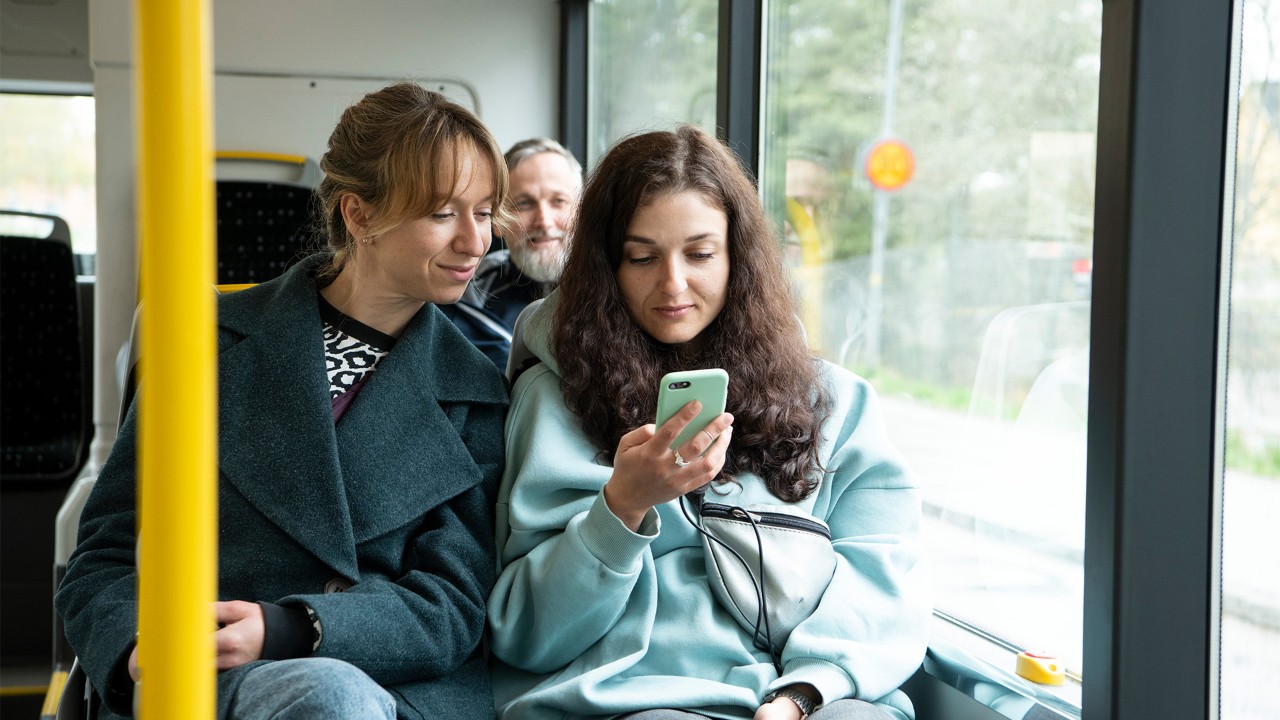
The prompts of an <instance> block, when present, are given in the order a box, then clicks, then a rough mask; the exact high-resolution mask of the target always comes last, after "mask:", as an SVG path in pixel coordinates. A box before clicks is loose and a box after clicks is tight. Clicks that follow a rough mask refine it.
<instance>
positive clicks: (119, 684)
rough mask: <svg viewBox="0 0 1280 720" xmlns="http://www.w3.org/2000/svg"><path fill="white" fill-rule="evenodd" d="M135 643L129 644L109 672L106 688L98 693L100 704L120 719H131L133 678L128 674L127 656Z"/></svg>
mask: <svg viewBox="0 0 1280 720" xmlns="http://www.w3.org/2000/svg"><path fill="white" fill-rule="evenodd" d="M136 645H137V642H136V641H135V642H131V643H129V647H127V648H125V651H124V655H122V656H121V657H120V662H118V663H116V665H115V667H114V668H112V670H111V676H110V678H109V679H108V680H107V686H106V687H105V688H102V689H101V691H100V692H99V697H101V698H102V704H103V705H106V706H107V709H108V710H110V711H111V712H113V713H115V714H117V715H120V716H122V717H133V676H132V675H130V674H129V655H130V654H132V653H133V648H134V647H135V646H136Z"/></svg>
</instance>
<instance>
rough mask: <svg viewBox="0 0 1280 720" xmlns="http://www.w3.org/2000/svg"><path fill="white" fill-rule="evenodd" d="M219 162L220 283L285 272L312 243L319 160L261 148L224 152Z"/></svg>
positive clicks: (260, 279) (251, 280)
mask: <svg viewBox="0 0 1280 720" xmlns="http://www.w3.org/2000/svg"><path fill="white" fill-rule="evenodd" d="M217 161H218V181H217V223H218V282H219V283H260V282H263V281H266V280H270V279H271V278H273V277H276V276H278V275H281V274H282V273H284V271H285V269H286V268H288V267H289V266H290V265H292V264H293V263H294V262H296V261H297V260H299V259H300V258H301V257H302V256H303V255H304V254H305V253H306V252H307V250H308V249H309V246H310V245H311V230H312V228H313V227H314V226H315V225H316V223H314V222H313V219H314V218H313V216H312V192H313V190H314V189H315V187H316V185H318V184H319V182H320V166H319V164H317V163H316V162H315V161H314V160H312V159H311V158H307V157H302V156H293V155H279V154H275V153H259V152H219V153H218V154H217ZM263 166H267V167H266V168H264V167H263ZM252 169H256V170H257V171H258V172H257V173H256V175H255V174H253V173H251V172H250V170H252ZM264 170H265V171H266V172H264ZM282 170H283V171H285V172H286V175H285V176H281V175H280V171H282ZM236 171H239V172H238V173H237V172H236ZM273 173H274V174H273ZM228 175H235V177H228Z"/></svg>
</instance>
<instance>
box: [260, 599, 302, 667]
mask: <svg viewBox="0 0 1280 720" xmlns="http://www.w3.org/2000/svg"><path fill="white" fill-rule="evenodd" d="M258 606H259V607H261V608H262V624H263V628H264V633H263V635H264V636H263V638H262V659H263V660H289V659H292V658H300V657H307V656H308V655H310V654H311V647H312V645H314V644H315V638H316V631H315V627H314V626H313V625H312V624H311V619H310V618H309V617H307V611H306V610H304V609H303V608H301V607H285V606H283V605H276V604H275V603H269V602H260V603H258Z"/></svg>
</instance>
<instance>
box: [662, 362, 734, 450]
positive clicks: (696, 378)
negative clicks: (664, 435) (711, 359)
mask: <svg viewBox="0 0 1280 720" xmlns="http://www.w3.org/2000/svg"><path fill="white" fill-rule="evenodd" d="M728 393H729V373H726V372H725V371H724V370H721V369H720V368H708V369H706V370H682V371H680V372H673V373H667V374H666V375H664V376H662V383H661V384H660V385H659V386H658V418H657V426H658V427H662V424H663V423H665V422H666V421H667V420H668V419H669V418H670V417H671V416H672V415H675V414H676V412H678V411H679V410H680V408H682V407H684V406H685V405H686V404H688V403H689V402H691V401H693V400H697V401H698V402H701V403H702V411H701V412H699V413H698V416H697V417H696V418H694V419H693V422H691V423H689V424H688V425H686V426H685V428H684V431H682V432H681V433H680V434H679V435H677V436H676V439H675V441H674V442H672V443H671V449H672V450H675V449H676V448H679V447H680V446H681V445H683V444H685V442H687V441H688V440H689V438H691V437H693V436H694V435H696V434H698V433H699V432H701V431H702V429H703V428H705V427H706V426H707V423H710V422H711V421H712V420H715V419H716V418H718V417H720V413H722V412H724V404H725V399H726V397H727V396H728Z"/></svg>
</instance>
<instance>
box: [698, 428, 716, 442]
mask: <svg viewBox="0 0 1280 720" xmlns="http://www.w3.org/2000/svg"><path fill="white" fill-rule="evenodd" d="M700 432H704V433H706V434H707V444H708V445H710V444H711V443H713V442H715V441H716V436H715V435H712V434H711V431H710V430H707V429H705V428H704V429H703V430H701V431H700Z"/></svg>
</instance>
